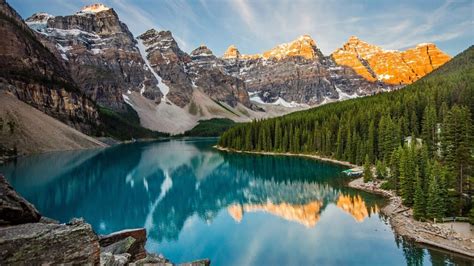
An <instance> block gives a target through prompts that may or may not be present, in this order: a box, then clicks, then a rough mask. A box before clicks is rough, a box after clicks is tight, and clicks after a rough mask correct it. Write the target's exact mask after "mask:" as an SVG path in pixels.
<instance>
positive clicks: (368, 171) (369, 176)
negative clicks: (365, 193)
mask: <svg viewBox="0 0 474 266" xmlns="http://www.w3.org/2000/svg"><path fill="white" fill-rule="evenodd" d="M373 179H374V177H373V175H372V169H371V167H370V160H369V155H366V156H365V163H364V183H367V182H369V181H372V180H373Z"/></svg>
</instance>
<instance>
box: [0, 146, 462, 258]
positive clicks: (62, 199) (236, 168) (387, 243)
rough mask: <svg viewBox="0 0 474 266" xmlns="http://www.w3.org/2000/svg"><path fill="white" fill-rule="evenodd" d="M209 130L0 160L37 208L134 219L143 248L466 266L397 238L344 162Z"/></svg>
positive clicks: (103, 220)
mask: <svg viewBox="0 0 474 266" xmlns="http://www.w3.org/2000/svg"><path fill="white" fill-rule="evenodd" d="M216 141H217V140H216V139H194V140H193V139H189V140H171V141H157V142H146V143H145V142H141V143H140V142H139V143H133V144H124V145H119V146H115V147H110V148H106V149H95V150H86V151H74V152H57V153H48V154H41V155H34V156H28V157H24V158H20V159H18V160H17V161H16V162H11V163H9V164H6V165H3V166H0V172H1V173H4V174H5V176H6V177H7V179H8V180H9V181H10V182H11V184H12V186H13V187H14V188H15V189H16V190H17V191H19V193H21V194H22V195H23V196H24V197H25V198H26V199H28V200H29V201H31V202H32V203H33V204H34V205H35V206H36V207H37V208H38V210H39V211H40V212H41V213H42V214H43V215H45V216H48V217H51V218H54V219H56V220H59V221H61V222H67V221H69V220H70V219H71V218H73V217H84V219H85V220H86V221H87V222H89V223H90V224H92V226H93V228H94V230H95V231H96V232H97V233H99V234H107V233H111V232H114V231H118V230H122V229H126V228H137V227H145V228H146V229H147V234H148V242H147V250H148V251H150V252H155V253H162V254H163V255H164V256H165V257H167V258H169V259H171V260H172V261H174V262H185V261H190V260H195V259H199V258H210V259H211V265H406V264H409V265H415V264H417V263H421V264H424V265H431V264H435V265H443V264H445V263H446V264H460V265H471V264H470V263H471V262H469V261H467V260H466V259H465V258H460V257H457V256H454V255H452V254H448V253H443V252H439V251H435V250H430V249H426V248H422V247H419V246H417V245H414V244H413V243H411V242H408V241H404V240H403V239H402V238H399V237H397V236H396V235H395V234H394V233H393V231H392V229H391V227H390V225H389V224H388V222H387V219H386V218H385V217H383V216H382V215H380V214H379V212H378V210H379V209H380V207H381V206H383V204H384V200H383V199H382V198H380V197H378V196H375V195H371V194H368V193H364V192H360V191H356V190H353V189H350V188H347V187H346V186H345V183H347V178H346V177H345V176H344V175H342V174H341V171H342V170H344V169H345V168H343V167H340V166H338V165H335V164H329V163H322V162H318V161H315V160H311V159H305V158H298V157H284V156H264V155H245V154H235V153H225V152H220V151H217V150H215V149H213V148H212V146H213V145H214V144H215V143H216Z"/></svg>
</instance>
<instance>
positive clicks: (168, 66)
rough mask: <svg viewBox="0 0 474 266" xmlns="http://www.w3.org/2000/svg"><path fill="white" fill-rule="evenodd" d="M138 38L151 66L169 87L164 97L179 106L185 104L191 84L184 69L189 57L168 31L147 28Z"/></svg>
mask: <svg viewBox="0 0 474 266" xmlns="http://www.w3.org/2000/svg"><path fill="white" fill-rule="evenodd" d="M138 39H139V40H141V41H142V43H143V45H144V47H145V51H146V57H147V59H148V61H149V62H150V64H151V67H152V68H153V70H154V71H155V72H156V73H157V74H158V75H159V77H161V78H162V79H163V81H164V83H166V85H167V86H168V87H169V91H168V92H167V93H166V98H167V99H169V100H170V101H171V102H173V103H174V104H176V105H178V106H179V107H184V106H185V105H187V104H188V103H189V102H190V100H191V97H192V92H193V85H192V82H191V80H190V78H189V77H188V75H187V73H186V71H185V69H186V64H187V63H189V62H191V57H190V56H189V55H188V54H186V53H185V52H183V51H182V50H181V49H180V48H179V47H178V43H177V42H176V41H175V39H174V38H173V36H172V35H171V32H170V31H160V32H157V31H155V30H148V31H146V32H145V33H143V34H142V35H140V36H139V37H138Z"/></svg>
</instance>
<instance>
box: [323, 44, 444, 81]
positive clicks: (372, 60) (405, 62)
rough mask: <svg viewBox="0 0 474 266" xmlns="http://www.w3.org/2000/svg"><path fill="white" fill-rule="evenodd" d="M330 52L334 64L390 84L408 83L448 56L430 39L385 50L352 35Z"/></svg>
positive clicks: (436, 66) (433, 67)
mask: <svg viewBox="0 0 474 266" xmlns="http://www.w3.org/2000/svg"><path fill="white" fill-rule="evenodd" d="M331 56H332V58H333V59H334V60H335V62H336V63H337V64H339V65H344V66H348V67H351V68H352V69H354V70H355V71H356V72H357V73H358V74H359V75H361V76H363V77H364V78H366V79H367V80H369V81H381V82H384V83H387V84H393V85H402V84H411V83H413V82H414V81H416V80H418V79H420V78H421V77H423V76H424V75H426V74H428V73H429V72H431V71H433V70H434V69H436V68H438V67H439V66H441V65H442V64H444V63H445V62H447V61H448V60H449V59H450V57H449V55H447V54H445V53H443V52H442V51H441V50H439V49H438V48H437V47H436V45H434V44H432V43H422V44H419V45H417V46H416V47H414V48H411V49H408V50H406V51H398V50H385V49H382V48H380V47H378V46H376V45H373V44H369V43H367V42H365V41H362V40H360V39H359V38H357V37H355V36H351V37H350V38H349V40H348V41H347V42H346V43H345V44H344V45H343V46H342V47H341V48H339V49H337V50H336V51H334V52H333V53H332V55H331Z"/></svg>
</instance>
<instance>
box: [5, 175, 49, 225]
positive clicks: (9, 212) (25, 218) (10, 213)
mask: <svg viewBox="0 0 474 266" xmlns="http://www.w3.org/2000/svg"><path fill="white" fill-rule="evenodd" d="M40 218H41V214H40V213H39V212H38V210H36V208H35V206H33V205H32V204H31V203H29V202H28V201H26V200H25V199H24V198H23V197H21V196H20V195H18V193H16V191H15V190H13V188H12V187H11V186H10V184H9V183H8V181H7V180H6V179H5V177H4V176H3V175H0V225H16V224H23V223H34V222H38V221H39V220H40Z"/></svg>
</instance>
